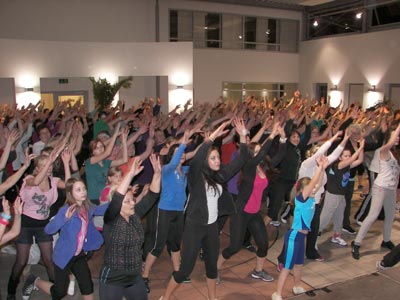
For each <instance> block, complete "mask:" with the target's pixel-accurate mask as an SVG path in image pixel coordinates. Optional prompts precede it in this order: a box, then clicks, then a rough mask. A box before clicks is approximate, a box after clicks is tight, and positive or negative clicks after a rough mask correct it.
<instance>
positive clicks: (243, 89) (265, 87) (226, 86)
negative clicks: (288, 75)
mask: <svg viewBox="0 0 400 300" xmlns="http://www.w3.org/2000/svg"><path fill="white" fill-rule="evenodd" d="M296 89H297V84H296V83H266V82H264V83H263V82H224V83H222V96H223V98H224V99H230V100H234V101H244V100H246V98H247V97H253V98H256V99H258V98H259V99H262V100H269V101H272V100H274V99H282V98H290V97H291V96H289V95H293V93H294V91H296Z"/></svg>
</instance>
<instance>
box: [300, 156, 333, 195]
mask: <svg viewBox="0 0 400 300" xmlns="http://www.w3.org/2000/svg"><path fill="white" fill-rule="evenodd" d="M317 164H318V168H317V170H316V171H315V173H314V175H313V177H312V178H311V180H310V182H309V183H308V184H307V185H306V186H305V187H304V189H303V192H302V193H303V198H304V199H307V198H308V197H309V196H310V195H311V194H313V191H314V192H315V191H317V190H318V189H319V186H318V183H320V182H321V181H320V177H322V172H324V170H325V169H326V168H327V166H328V160H327V159H326V157H325V156H320V157H318V158H317Z"/></svg>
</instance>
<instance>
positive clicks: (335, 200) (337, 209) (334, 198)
mask: <svg viewBox="0 0 400 300" xmlns="http://www.w3.org/2000/svg"><path fill="white" fill-rule="evenodd" d="M345 208H346V199H345V198H344V195H335V194H331V193H329V192H326V193H325V200H324V206H323V208H322V212H321V217H320V223H319V230H320V231H322V230H324V229H325V228H326V227H327V226H328V224H329V223H330V221H331V219H332V217H333V230H334V231H335V232H340V231H341V230H342V225H343V212H344V209H345Z"/></svg>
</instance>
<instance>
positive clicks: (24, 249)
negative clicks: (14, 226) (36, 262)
mask: <svg viewBox="0 0 400 300" xmlns="http://www.w3.org/2000/svg"><path fill="white" fill-rule="evenodd" d="M31 246H32V244H19V243H17V255H16V259H15V263H14V265H13V267H12V271H11V275H10V277H9V279H8V287H7V292H8V294H9V295H15V293H16V291H17V287H18V284H19V281H20V277H21V274H22V272H23V271H24V268H25V266H26V265H27V263H28V259H29V251H30V249H31ZM38 246H39V249H40V255H41V258H42V261H43V264H44V266H45V267H46V271H47V276H48V277H49V280H50V281H52V282H53V281H54V265H53V262H52V259H51V256H52V254H53V242H44V243H38Z"/></svg>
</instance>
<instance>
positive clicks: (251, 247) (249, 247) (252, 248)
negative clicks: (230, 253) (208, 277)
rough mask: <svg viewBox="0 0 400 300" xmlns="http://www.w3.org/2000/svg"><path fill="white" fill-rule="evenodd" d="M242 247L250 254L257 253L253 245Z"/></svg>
mask: <svg viewBox="0 0 400 300" xmlns="http://www.w3.org/2000/svg"><path fill="white" fill-rule="evenodd" d="M242 247H243V248H244V249H246V250H247V251H249V252H252V253H255V252H256V248H255V247H254V246H253V245H252V244H248V245H243V246H242Z"/></svg>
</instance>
